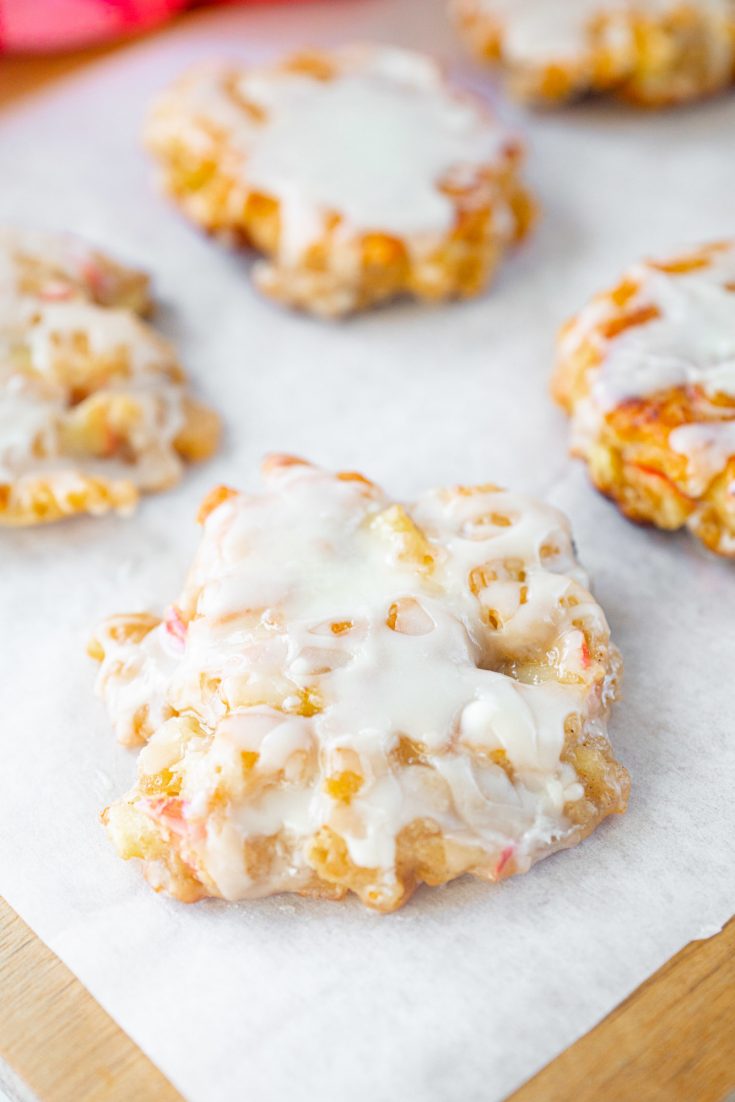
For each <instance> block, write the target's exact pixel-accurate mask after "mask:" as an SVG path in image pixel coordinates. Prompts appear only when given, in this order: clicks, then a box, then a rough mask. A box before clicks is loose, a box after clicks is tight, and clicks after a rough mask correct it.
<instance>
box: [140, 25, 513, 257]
mask: <svg viewBox="0 0 735 1102" xmlns="http://www.w3.org/2000/svg"><path fill="white" fill-rule="evenodd" d="M329 57H330V59H331V61H332V62H333V63H334V65H335V67H336V69H337V72H336V74H335V75H334V77H333V79H327V80H320V79H314V78H313V77H310V76H307V75H302V74H297V73H289V72H286V71H285V70H284V69H282V68H277V67H268V68H266V67H262V68H256V69H252V70H249V71H246V70H243V71H235V70H232V69H225V68H223V67H218V68H215V67H210V68H207V69H203V70H201V71H200V72H199V73H198V74H192V75H191V76H190V77H188V78H186V79H185V80H184V81H183V82H181V83H180V84H179V85H177V86H175V87H174V89H173V90H172V92H171V93H169V94H167V95H166V96H165V97H164V98H163V100H162V101H161V104H160V105H159V107H158V109H157V110H155V111H154V114H153V118H152V121H151V124H150V129H149V135H150V136H151V138H152V139H153V141H154V143H155V140H156V137H157V136H160V135H161V134H162V133H164V132H166V133H169V132H170V133H171V134H172V135H173V134H174V132H175V133H176V134H179V135H184V136H185V138H186V141H187V143H188V144H191V145H193V148H198V146H199V145H202V144H206V142H207V141H208V135H209V134H210V133H211V130H212V128H214V129H215V130H216V131H219V132H220V133H222V134H224V135H226V139H227V151H226V153H223V154H222V155H223V156H224V157H225V161H224V163H223V169H224V170H225V171H227V172H228V173H229V174H232V175H233V176H234V178H235V179H236V180H238V181H239V183H240V185H241V188H242V189H244V192H245V193H247V192H250V191H257V192H262V193H265V194H267V195H269V196H272V197H275V198H276V199H278V200H279V203H280V217H281V238H280V242H279V249H280V253H281V258H282V259H284V260H287V261H288V260H293V261H295V260H297V259H298V258H299V256H300V255H301V254H302V253H303V251H304V250H305V249H306V248H308V246H309V245H311V244H312V243H313V242H314V241H316V240H317V239H319V238H321V237H322V236H323V234H324V231H325V227H326V225H327V220H328V218H329V216H330V215H333V214H337V215H339V216H340V219H341V222H340V225H339V227H338V229H337V231H336V232H337V236H338V238H344V239H350V238H353V237H355V236H359V235H361V234H365V233H369V232H382V233H386V234H390V235H394V236H397V237H400V238H402V239H404V240H405V241H406V243H407V244H408V246H409V247H410V248H412V249H419V250H420V249H428V248H431V247H433V246H435V245H436V242H437V239H439V238H441V237H442V236H443V235H444V234H446V233H447V232H448V231H449V230H451V228H452V226H453V222H454V218H455V212H454V206H453V204H452V202H451V200H450V199H449V198H448V197H447V196H446V195H445V194H443V193H442V191H441V184H442V183H444V182H446V181H448V180H450V179H462V178H464V179H467V178H468V177H469V178H470V179H472V177H473V175H474V174H475V173H476V172H477V171H478V170H479V169H482V168H487V167H488V166H489V167H491V168H492V167H494V166H497V165H498V164H501V163H502V159H503V158H504V156H505V155H506V151H507V148H508V146H509V139H508V135H507V133H506V132H505V131H504V130H503V129H502V128H501V127H500V126H499V124H498V123H497V122H496V121H495V120H494V119H493V118H492V117H491V116H490V115H489V114H488V113H487V111H486V110H485V109H484V108H483V107H482V105H481V104H479V103H478V101H476V100H474V99H471V98H470V97H468V96H466V95H461V94H459V93H458V92H456V91H454V90H452V89H451V88H450V87H449V86H448V85H447V83H446V82H445V80H444V78H443V76H442V74H441V72H440V70H439V68H438V67H437V65H436V64H435V63H434V62H432V61H431V60H430V59H428V58H425V57H423V56H421V55H419V54H415V53H411V52H409V51H406V50H399V49H397V48H394V47H362V48H358V47H353V48H345V49H342V50H337V51H334V52H333V53H331V54H330V55H329ZM220 152H221V151H220ZM231 201H232V204H233V208H236V207H237V206H238V205H239V204H242V202H243V192H242V191H238V190H237V189H236V191H235V193H234V194H233V196H232V200H231ZM497 205H498V209H497V211H496V212H495V214H496V222H497V227H498V232H499V233H501V234H502V233H503V232H505V231H504V229H503V224H504V222H505V223H506V224H507V225H506V230H507V234H508V236H509V235H510V234H511V233H512V230H513V225H514V220H513V218H512V217H511V215H510V212H509V211H505V210H504V204H503V202H502V201H501V198H500V196H498V204H497Z"/></svg>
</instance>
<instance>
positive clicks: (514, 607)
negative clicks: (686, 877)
mask: <svg viewBox="0 0 735 1102" xmlns="http://www.w3.org/2000/svg"><path fill="white" fill-rule="evenodd" d="M268 482H269V486H268V489H267V491H266V492H265V493H262V494H258V495H254V496H251V495H244V494H238V495H235V496H233V497H230V498H229V499H227V500H226V501H224V502H223V503H222V504H221V505H219V506H218V507H217V508H216V509H215V510H214V511H213V512H212V513H211V514H210V515H209V517H208V519H207V520H206V522H205V524H204V533H203V538H202V543H201V546H200V549H199V552H198V554H197V556H196V559H195V561H194V564H193V567H192V570H191V572H190V574H189V578H188V581H187V585H186V588H185V590H184V593H183V595H182V597H181V599H180V601H179V605H178V609H173V610H172V611H171V612H170V613H169V614H168V617H167V619H166V620H165V621H164V622H162V623H161V624H160V625H159V627H157V628H155V629H154V630H153V631H152V632H151V633H150V634H149V635H147V636H146V639H145V641H144V644H143V646H142V647H140V646H138V645H137V644H125V643H122V644H120V643H116V642H115V640H114V639H113V638H111V637H106V641H105V643H104V650H105V658H104V661H103V663H102V667H101V670H100V675H99V682H98V688H99V691H100V693H101V694H102V695H103V696H104V697H105V699H106V702H107V705H108V708H109V710H110V713H111V715H112V717H113V720H114V721H115V723H116V726H117V727H118V730H119V733H120V734H121V735H122V737H123V738H126V737H128V736H129V734H130V730H129V725H130V717H131V716H132V715H135V714H137V713H139V709H140V708H141V707H142V706H143V705H146V706H148V707H149V708H150V713H151V715H152V716H155V717H158V718H159V720H160V718H161V717H165V715H166V714H167V712H168V711H169V710H170V709H173V710H174V711H175V712H177V713H180V714H182V715H185V716H194V717H196V720H197V723H198V725H199V727H198V734H197V736H196V737H194V738H193V739H191V740H188V735H187V736H186V737H185V739H184V741H182V736H181V731H180V728H179V726H178V724H179V722H180V721H179V720H177V719H172V720H169V721H168V722H167V723H164V724H163V726H162V727H161V728H160V729H159V730H158V731H157V733H156V734H155V735H154V736H153V738H152V739H151V741H150V742H149V744H148V746H147V748H146V749H145V750H144V752H143V756H142V758H141V763H140V764H141V770H142V773H143V774H146V773H155V772H157V771H159V770H160V769H161V768H167V769H169V768H175V769H180V770H181V776H182V777H183V778H184V780H183V787H182V789H181V794H182V798H183V801H184V804H183V817H184V820H185V825H184V826H181V827H177V829H181V830H183V831H184V832H185V835H186V839H187V841H186V845H187V847H188V848H189V851H190V852H192V853H195V854H196V856H195V858H193V859H194V861H195V863H196V865H197V866H198V867H204V868H205V869H206V873H207V875H208V877H210V878H211V880H212V881H213V882H214V883H215V885H216V888H217V891H218V892H219V893H220V894H222V895H224V896H225V897H227V898H240V897H246V896H249V895H258V894H265V893H267V892H271V891H275V890H280V889H281V888H283V887H284V886H287V887H292V888H293V887H297V886H298V885H299V883H304V882H306V880H307V879H308V876H309V875H310V869H309V845H310V842H311V840H312V839H313V837H314V835H315V834H316V833H317V832H318V831H319V829H320V828H321V827H322V826H324V825H327V826H329V827H330V828H331V829H332V830H334V831H335V832H336V833H338V834H339V835H341V836H342V837H343V838H344V839H345V841H346V844H347V847H348V851H349V855H350V858H351V860H352V861H353V862H354V863H355V864H356V865H359V866H361V867H364V868H372V869H379V870H383V876H384V881H385V884H386V885H388V886H389V885H390V883H391V882H392V881H393V880H394V879H395V875H396V874H395V859H396V839H397V837H398V835H399V834H400V832H401V830H402V829H403V828H404V827H406V826H407V825H408V824H409V823H412V822H413V821H414V820H416V819H421V818H425V817H428V818H431V819H433V820H434V821H435V822H437V823H438V824H440V826H441V828H442V829H443V830H444V831H445V832H446V833H447V835H448V836H449V837H451V838H454V839H455V840H456V841H458V842H462V843H465V844H473V845H476V846H478V847H479V848H480V850H481V851H482V853H483V854H484V855H485V858H486V860H488V861H492V860H493V858H497V859H498V860H499V859H500V857H501V855H502V854H503V853H510V852H512V853H513V856H514V862H515V865H516V867H517V868H518V869H519V870H523V869H525V868H527V867H528V866H529V865H530V864H531V863H532V862H533V861H534V860H535V859H537V858H538V857H539V856H543V854H544V853H545V852H549V851H550V850H551V849H553V848H555V847H558V845H560V844H564V843H565V841H569V840H573V838H574V829H575V828H574V826H573V824H572V823H571V822H570V820H569V819H568V818H567V815H566V811H565V808H566V807H568V805H569V804H570V803H572V802H574V801H577V800H579V799H581V798H582V796H583V789H582V786H581V785H580V784H579V782H578V778H577V775H576V773H575V770H574V769H573V768H572V766H571V765H569V764H567V763H565V762H564V761H562V760H561V752H562V747H563V744H564V736H565V732H564V728H565V721H566V719H567V718H568V717H569V716H570V715H571V714H575V715H578V716H580V717H582V720H583V722H584V723H585V724H586V725H587V729H590V730H593V731H595V732H598V733H604V720H603V713H604V702H603V699H602V696H601V693H602V694H603V695H604V693H605V692H606V689H605V688H604V685H603V684H601V682H602V680H603V676H604V671H602V672H600V670H599V667H598V668H597V672H598V673H599V676H596V675H593V672H592V670H591V669H590V660H589V655H588V653H587V649H586V642H585V635H584V633H583V631H582V630H580V626H579V625H584V626H585V629H586V630H587V631H588V632H590V633H592V634H595V635H597V637H601V638H604V639H607V626H606V623H605V619H604V616H603V614H602V611H601V609H600V608H599V606H598V605H597V604H596V603H595V601H594V600H593V598H592V597H591V596H590V595H589V593H588V592H587V590H586V589H585V588H583V586H584V574H583V573H582V572H581V570H580V569H579V567H578V566H577V564H576V562H575V559H574V555H573V550H572V545H571V539H570V534H569V528H568V524H567V522H566V520H565V518H564V517H563V516H562V515H561V514H559V513H558V512H557V511H556V510H554V509H552V508H550V507H549V506H546V505H542V504H540V503H538V502H534V501H531V500H529V499H527V498H523V497H520V496H517V495H513V494H509V493H506V492H504V491H500V490H497V489H488V490H485V491H481V492H474V493H472V494H468V493H463V492H460V491H451V492H449V491H437V492H434V493H430V494H427V495H425V496H424V497H423V498H421V499H420V500H419V501H418V502H417V503H416V504H415V505H414V506H410V507H409V506H406V507H405V508H402V507H399V506H396V505H395V504H393V503H391V502H390V501H389V500H388V499H387V498H386V497H385V496H384V495H383V493H382V492H381V491H380V490H379V489H378V488H377V487H374V486H371V485H369V484H366V483H365V482H364V481H362V480H354V479H348V480H344V479H340V478H339V477H335V476H332V475H329V474H326V473H325V472H322V471H320V470H318V469H315V468H313V467H310V466H308V465H304V464H297V465H284V464H282V463H276V464H272V465H271V468H270V473H269V478H268ZM483 566H484V567H485V568H486V571H487V574H486V577H485V578H484V587H483V588H482V589H481V591H480V593H479V595H478V596H476V595H475V594H474V593H473V591H472V589H471V586H470V574H471V572H472V571H473V569H475V568H477V567H483ZM475 588H477V587H475ZM511 591H512V592H511ZM572 606H573V607H572ZM501 608H502V610H503V611H502V613H501V612H500V611H499V610H500V609H501ZM487 609H493V610H494V612H495V615H496V619H495V620H494V624H495V626H494V627H493V628H492V629H490V628H489V627H488V620H487V616H486V610H487ZM497 618H500V620H501V621H502V622H498V619H497ZM103 634H104V633H103ZM510 656H512V657H513V658H515V659H517V661H518V663H519V664H521V665H524V664H525V665H524V670H525V673H523V672H519V673H517V674H516V676H511V675H509V674H508V673H506V672H501V668H503V663H504V662H505V663H507V662H509V661H510ZM121 664H122V666H121ZM121 668H122V669H123V671H125V670H127V671H128V673H129V677H128V675H127V674H126V673H125V672H123V673H122V674H121V672H120V670H121ZM531 670H532V671H533V672H532V673H531V672H529V671H531ZM520 678H524V679H523V680H521V679H520ZM128 680H129V685H128V684H127V681H128ZM154 726H155V723H154ZM401 739H408V740H410V742H411V744H412V745H413V746H415V747H419V748H420V753H421V756H422V762H421V763H419V764H415V765H413V766H410V765H406V764H405V763H404V764H401V765H396V763H395V761H394V760H393V758H392V755H393V754H394V753H395V752H396V750H397V748H398V746H399V742H400V740H401ZM187 740H188V741H187ZM243 752H246V753H248V754H250V755H253V756H254V755H258V757H257V762H256V763H255V764H254V765H253V777H254V778H255V781H257V782H258V784H257V785H256V787H255V788H253V789H251V790H249V791H246V792H245V793H244V794H243V795H242V796H240V797H235V798H232V799H231V800H230V801H229V803H228V804H227V808H226V811H225V812H224V813H223V814H220V813H219V811H218V810H217V808H221V806H222V805H221V802H220V804H217V802H216V800H214V793H215V791H216V790H218V788H219V787H221V785H222V784H223V783H225V784H226V783H230V782H231V783H232V784H233V785H235V786H236V784H237V783H239V781H238V780H237V779H238V778H239V777H240V776H241V774H242V763H241V757H242V754H243ZM494 753H495V755H496V758H495V759H494V758H493V757H492V755H493V754H494ZM498 754H500V755H501V757H502V756H503V755H505V756H506V757H507V761H508V763H509V768H508V769H505V768H503V767H502V766H501V765H499V764H498V763H497V755H498ZM307 763H308V767H307ZM345 772H349V773H351V774H355V775H357V777H358V778H359V779H360V783H359V787H358V790H357V791H355V792H354V794H352V798H351V799H350V800H348V801H344V800H341V799H340V798H338V797H335V796H334V795H333V794H331V793H330V790H329V783H328V782H329V778H332V777H334V776H338V775H340V774H343V773H345ZM255 781H253V784H255ZM131 798H132V799H133V802H134V804H135V805H136V806H137V807H138V808H139V809H141V810H143V811H144V813H145V814H150V815H152V816H153V817H154V818H156V817H157V816H158V817H159V818H160V816H161V815H162V814H163V815H165V814H166V810H165V808H164V810H163V811H162V810H161V808H160V807H159V805H158V804H156V803H155V802H154V803H151V801H150V800H149V799H148V797H145V796H141V795H137V796H136V795H135V794H133V796H132V797H131ZM213 801H214V802H213ZM280 832H283V834H284V837H285V838H286V839H289V840H290V844H291V846H292V850H291V853H290V858H289V866H288V870H287V873H284V874H283V875H284V876H285V879H284V880H282V879H279V877H280V876H281V873H278V875H277V876H276V874H273V876H275V877H276V878H275V879H273V876H271V877H270V878H268V877H266V878H265V879H263V878H259V877H253V876H251V875H250V874H249V873H248V872H247V869H246V867H245V864H244V861H243V852H244V850H243V846H244V844H245V843H246V842H247V841H248V839H251V840H252V839H255V840H257V839H258V838H260V837H262V836H266V837H270V836H273V835H276V834H279V833H280ZM509 847H510V848H509ZM282 871H283V870H281V872H282ZM386 890H388V888H386Z"/></svg>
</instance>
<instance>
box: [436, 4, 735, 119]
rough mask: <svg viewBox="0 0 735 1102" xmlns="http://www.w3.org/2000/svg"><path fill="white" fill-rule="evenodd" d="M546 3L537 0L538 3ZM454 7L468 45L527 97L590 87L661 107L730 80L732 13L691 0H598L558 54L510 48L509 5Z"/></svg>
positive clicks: (550, 97)
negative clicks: (634, 0)
mask: <svg viewBox="0 0 735 1102" xmlns="http://www.w3.org/2000/svg"><path fill="white" fill-rule="evenodd" d="M548 2H549V0H538V4H539V9H541V8H542V7H544V6H545V5H547V4H548ZM561 2H562V3H563V2H564V0H561ZM526 10H527V9H526ZM453 11H454V13H455V18H456V22H457V25H458V27H459V30H460V32H461V34H462V35H463V37H464V39H465V40H466V41H467V43H468V45H469V47H470V49H471V50H472V52H473V53H474V54H475V55H476V56H477V57H478V58H480V59H481V60H483V61H486V62H488V63H490V64H493V65H500V66H501V67H503V68H504V69H505V71H506V73H507V75H508V81H509V85H510V88H511V91H512V92H513V93H514V94H515V95H516V96H517V97H518V98H519V99H522V100H525V101H527V102H531V103H536V104H558V103H563V102H567V101H569V100H572V99H575V98H578V97H579V96H583V95H587V94H589V93H595V94H610V95H613V96H615V97H616V98H618V99H622V100H624V101H626V102H627V103H630V104H632V105H634V106H636V107H643V108H662V107H670V106H674V105H676V104H679V103H684V102H687V101H689V100H693V99H698V98H701V97H703V96H707V95H711V94H713V93H715V92H718V91H721V90H722V89H723V88H726V87H727V86H728V85H730V84H731V83H732V82H733V81H734V80H735V12H733V13H731V15H730V16H729V18H727V17H725V16H724V15H722V14H720V13H716V12H713V11H712V10H711V9H709V10H707V9H706V8H705V7H703V6H702V5H700V4H698V3H696V2H694V3H693V2H687V0H681V2H676V0H672V3H671V5H670V7H669V8H668V10H664V11H660V10H659V11H650V12H646V11H645V7H644V6H641V7H640V9H639V10H635V9H631V10H628V11H624V10H622V8H621V7H620V8H619V9H618V10H616V9H615V7H614V6H610V5H607V6H606V5H604V4H602V3H600V5H599V12H598V13H597V14H596V15H595V14H592V15H590V17H589V18H588V21H587V24H586V27H580V31H579V41H578V42H577V45H576V48H575V49H574V50H569V51H568V52H567V53H566V54H565V55H564V56H561V55H560V56H558V57H556V58H552V57H547V58H540V57H538V56H534V54H529V56H528V57H524V55H523V54H522V52H513V51H512V50H510V49H508V48H507V46H506V41H507V38H508V30H507V24H506V20H508V21H511V20H512V19H513V18H514V13H513V11H512V8H511V9H509V10H508V11H507V12H506V13H505V15H504V14H502V13H500V12H499V11H493V5H492V0H455V2H454V4H453ZM582 18H583V17H582V16H580V21H581V20H582Z"/></svg>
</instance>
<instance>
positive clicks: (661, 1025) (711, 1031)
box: [0, 16, 735, 1102]
mask: <svg viewBox="0 0 735 1102" xmlns="http://www.w3.org/2000/svg"><path fill="white" fill-rule="evenodd" d="M188 18H193V16H190V17H188ZM121 48H124V45H120V44H116V45H114V46H110V47H104V48H101V49H99V50H92V51H87V52H85V53H84V54H70V55H65V56H62V57H57V58H53V59H41V58H38V59H36V58H33V59H14V58H13V59H4V60H3V61H2V66H1V67H0V106H1V105H2V104H9V103H11V102H15V101H17V100H18V99H19V98H22V97H23V96H25V95H29V94H33V93H35V92H37V91H38V90H39V89H40V88H41V87H43V86H44V85H47V84H49V83H53V82H55V81H58V80H60V79H63V77H64V76H66V75H67V74H68V73H72V72H78V71H79V70H80V69H82V68H83V67H84V66H86V65H89V64H92V63H94V62H96V61H98V60H99V59H100V58H101V57H103V56H106V55H107V54H108V53H113V52H116V51H117V50H119V49H121ZM613 966H614V962H613ZM0 1058H2V1059H4V1060H5V1061H6V1062H7V1064H8V1065H9V1066H10V1067H11V1068H12V1069H13V1071H15V1072H16V1073H17V1074H18V1075H19V1076H20V1077H21V1079H22V1080H23V1081H24V1082H25V1083H26V1084H27V1085H28V1086H29V1087H30V1088H31V1090H32V1091H33V1092H34V1093H35V1094H36V1096H37V1097H38V1098H39V1099H40V1100H41V1102H148V1100H153V1102H181V1096H180V1095H179V1094H178V1092H177V1091H176V1090H174V1088H173V1087H172V1086H171V1084H170V1083H169V1082H168V1080H166V1079H165V1078H164V1077H163V1075H162V1074H161V1073H160V1072H159V1071H158V1069H157V1068H156V1067H155V1066H154V1065H153V1064H152V1063H151V1062H150V1060H148V1059H147V1057H145V1056H144V1055H143V1054H142V1052H140V1050H139V1049H138V1048H136V1046H135V1045H134V1044H133V1042H132V1041H131V1040H130V1038H129V1037H128V1036H127V1035H126V1034H125V1033H123V1031H122V1030H121V1029H120V1028H119V1027H118V1026H117V1025H116V1024H115V1022H114V1021H113V1020H112V1019H111V1018H110V1017H109V1015H108V1014H106V1013H105V1011H103V1010H102V1009H101V1007H100V1006H99V1005H98V1003H96V1002H95V1000H94V999H93V998H92V996H91V995H90V994H89V993H88V992H87V991H86V990H85V989H84V987H82V985H81V984H80V983H79V981H78V980H77V979H76V978H75V977H74V976H73V974H72V973H71V972H70V971H69V970H68V969H67V968H66V967H65V966H64V965H63V964H62V963H61V961H59V959H58V958H57V957H55V956H54V954H53V953H51V951H50V950H49V949H47V948H46V946H44V945H43V943H42V942H41V941H39V939H38V938H36V937H35V935H34V934H33V933H32V932H31V931H30V930H29V928H28V927H27V926H26V925H25V923H23V922H22V921H21V919H20V918H18V916H17V915H16V914H15V913H14V912H13V911H12V910H11V908H10V907H8V906H7V904H5V903H3V901H2V900H0ZM728 1099H729V1102H735V920H734V921H733V922H731V923H730V924H729V926H728V927H727V928H726V929H725V930H724V931H723V932H722V933H721V934H719V935H718V936H717V937H715V938H711V939H710V940H709V941H704V942H694V943H692V944H691V945H688V946H687V947H686V948H685V949H683V950H682V951H681V952H680V953H679V954H678V955H677V956H676V957H674V958H673V960H671V961H669V963H668V964H666V965H665V966H664V967H663V968H662V969H661V970H660V971H659V972H657V973H656V974H655V975H654V976H652V977H651V979H649V980H648V981H647V982H646V983H644V984H643V985H642V987H640V988H639V989H638V990H637V991H636V992H634V994H633V995H631V996H630V998H628V999H626V1001H625V1002H624V1003H622V1004H621V1005H620V1006H619V1007H617V1009H615V1010H614V1011H613V1012H612V1013H611V1014H610V1015H609V1016H608V1017H607V1018H606V1019H605V1020H604V1021H603V1022H601V1023H600V1024H599V1025H598V1026H597V1027H596V1028H595V1029H593V1030H592V1031H591V1032H590V1033H588V1034H587V1035H586V1036H585V1037H583V1038H582V1039H581V1040H580V1041H578V1042H577V1043H576V1044H575V1045H572V1046H571V1048H569V1049H567V1051H566V1052H564V1053H562V1055H561V1056H559V1057H558V1058H557V1059H556V1060H554V1061H553V1062H552V1063H551V1064H549V1065H548V1066H547V1067H546V1068H545V1069H544V1070H543V1071H542V1072H540V1073H539V1074H538V1075H537V1076H536V1077H535V1078H533V1079H532V1080H530V1081H529V1082H528V1083H526V1084H525V1086H523V1087H522V1088H521V1089H520V1090H519V1091H517V1092H516V1093H515V1094H513V1095H512V1096H511V1099H508V1102H572V1100H573V1102H726V1100H728Z"/></svg>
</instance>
